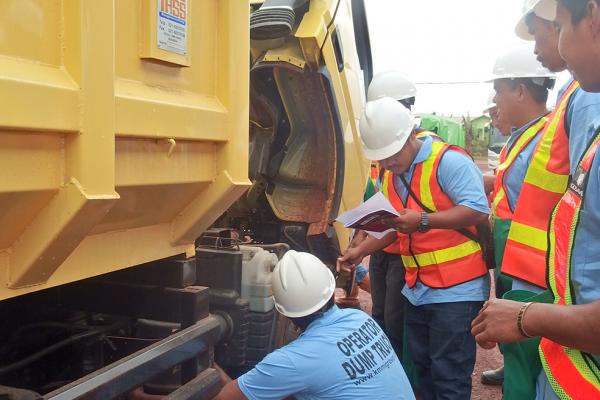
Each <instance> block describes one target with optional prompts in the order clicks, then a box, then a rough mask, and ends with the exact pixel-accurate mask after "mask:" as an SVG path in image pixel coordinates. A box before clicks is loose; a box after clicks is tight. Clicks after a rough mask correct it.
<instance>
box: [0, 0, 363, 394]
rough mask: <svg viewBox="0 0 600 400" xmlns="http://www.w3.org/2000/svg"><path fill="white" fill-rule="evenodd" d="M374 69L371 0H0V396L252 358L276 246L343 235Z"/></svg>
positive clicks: (188, 389)
mask: <svg viewBox="0 0 600 400" xmlns="http://www.w3.org/2000/svg"><path fill="white" fill-rule="evenodd" d="M371 70H372V67H371V60H370V47H369V38H368V28H367V20H366V13H365V9H364V4H363V1H362V0H262V1H256V0H251V1H250V2H249V3H248V2H247V1H245V0H102V1H99V0H4V1H3V2H2V9H1V10H0V105H1V107H0V109H1V110H2V112H1V113H0V227H1V229H0V281H1V282H2V285H0V315H1V316H2V323H0V397H2V395H6V396H7V398H9V399H12V398H15V399H17V398H18V399H22V398H23V399H29V398H41V397H40V396H44V397H43V398H46V399H79V398H81V399H83V398H85V399H112V398H147V397H144V396H149V395H161V396H166V397H164V398H169V399H188V398H210V397H211V395H212V394H214V393H215V391H217V390H218V388H219V380H218V376H217V373H216V372H215V370H214V369H212V368H211V366H212V365H213V362H214V359H216V360H217V361H218V362H219V363H220V364H222V365H224V366H225V367H227V368H228V369H229V371H232V372H233V373H235V372H236V371H238V372H243V371H244V370H245V369H247V368H250V367H251V366H252V365H254V364H255V363H256V362H258V361H260V359H261V358H262V357H264V355H265V354H266V353H267V352H268V351H270V350H271V349H272V348H273V347H274V346H277V343H280V342H281V340H282V332H283V330H284V329H285V324H284V323H283V322H282V320H281V317H280V316H278V315H277V314H276V312H275V311H274V310H273V308H272V303H271V302H272V299H271V298H270V296H269V295H270V292H269V290H270V288H269V287H268V273H269V270H270V268H272V266H273V264H274V263H275V262H276V261H277V257H278V256H280V255H281V254H282V253H283V252H285V250H286V249H288V248H295V249H299V250H305V251H311V252H313V253H315V254H316V255H318V256H319V257H320V258H321V259H323V260H324V261H326V262H328V263H332V262H334V260H335V257H336V256H337V254H338V252H339V248H340V247H343V246H344V243H345V242H346V241H347V232H345V231H344V230H343V229H341V228H340V227H339V226H335V225H332V224H331V221H332V220H333V219H334V218H335V216H336V215H337V214H338V213H339V212H340V211H341V210H344V209H348V208H351V207H354V206H355V205H357V204H358V203H359V201H360V199H361V187H362V186H363V183H364V182H365V179H366V173H367V168H366V167H367V164H366V162H365V160H364V159H363V157H362V153H361V149H360V139H359V137H358V131H357V119H358V118H359V116H360V112H361V110H362V107H363V103H364V91H365V90H364V89H365V87H366V85H368V82H369V81H370V77H371ZM10 396H13V397H10ZM194 396H196V397H194Z"/></svg>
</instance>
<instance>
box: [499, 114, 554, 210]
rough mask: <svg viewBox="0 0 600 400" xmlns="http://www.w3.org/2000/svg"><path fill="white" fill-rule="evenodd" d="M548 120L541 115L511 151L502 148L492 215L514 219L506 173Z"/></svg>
mask: <svg viewBox="0 0 600 400" xmlns="http://www.w3.org/2000/svg"><path fill="white" fill-rule="evenodd" d="M547 121H548V118H546V117H541V118H540V119H539V120H538V121H537V122H536V123H534V124H533V125H531V126H530V127H529V128H528V129H527V130H526V131H525V132H523V134H522V135H521V136H520V137H519V139H517V141H516V142H515V144H514V145H513V147H512V148H511V149H510V151H507V150H506V146H507V145H504V147H503V148H502V151H501V152H500V159H499V161H500V164H499V165H498V168H497V169H496V179H495V181H494V191H493V192H492V215H493V217H494V218H499V219H512V217H513V210H512V209H511V207H510V204H509V203H508V197H507V196H506V193H507V189H506V185H505V182H504V175H505V174H506V172H508V171H509V170H510V168H511V167H512V165H513V163H514V162H515V160H516V159H517V157H518V156H519V154H520V153H521V152H522V151H523V149H524V148H525V147H527V146H528V145H529V144H530V143H531V141H532V140H533V139H535V138H536V137H537V136H538V135H539V134H540V132H542V129H543V128H544V124H546V122H547Z"/></svg>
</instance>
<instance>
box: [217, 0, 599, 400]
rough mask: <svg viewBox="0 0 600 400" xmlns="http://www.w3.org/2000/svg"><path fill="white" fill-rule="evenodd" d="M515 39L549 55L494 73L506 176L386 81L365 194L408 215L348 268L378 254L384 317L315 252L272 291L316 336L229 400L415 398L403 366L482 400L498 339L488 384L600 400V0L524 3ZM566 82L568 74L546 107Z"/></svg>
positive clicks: (361, 249) (369, 142)
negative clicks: (351, 304)
mask: <svg viewBox="0 0 600 400" xmlns="http://www.w3.org/2000/svg"><path fill="white" fill-rule="evenodd" d="M516 33H517V35H518V36H520V37H521V38H523V39H526V40H532V41H534V42H535V47H519V48H515V49H513V50H511V51H509V52H507V53H506V54H502V55H501V56H500V57H498V59H497V62H496V64H495V66H494V69H493V72H494V79H493V85H494V90H495V96H494V104H492V105H490V107H489V112H490V115H491V118H492V124H493V125H494V126H495V127H497V128H498V129H499V130H500V131H501V132H502V133H503V134H505V135H510V137H509V139H508V142H507V143H506V145H505V146H504V148H503V150H502V152H501V154H500V160H499V165H498V168H497V169H496V171H495V173H494V175H493V176H491V175H490V176H485V177H484V176H483V175H482V174H481V172H480V170H479V169H478V167H477V166H476V164H475V163H474V161H473V159H472V158H471V157H470V156H469V154H468V153H467V152H466V151H465V150H463V149H461V148H459V147H456V146H452V145H449V144H447V143H445V142H444V141H443V140H441V139H440V138H439V137H438V136H437V135H435V134H434V133H431V132H427V131H423V130H422V129H419V128H418V126H417V125H416V124H415V119H414V118H413V116H412V114H411V111H410V108H411V106H412V104H413V103H414V97H415V92H414V91H413V89H414V88H413V87H411V85H407V84H406V81H405V80H404V79H403V78H402V77H401V76H399V75H398V74H397V73H385V74H381V75H378V76H376V77H375V78H374V80H373V82H372V84H371V86H370V87H369V94H368V102H367V104H366V106H365V110H364V114H363V116H362V118H361V121H360V135H361V138H362V141H363V147H364V154H365V156H366V157H367V158H369V159H371V160H373V162H372V166H371V174H370V179H369V182H368V183H367V188H366V190H365V200H366V199H368V198H369V197H370V196H371V195H373V194H374V193H376V192H380V193H382V194H383V195H384V196H385V197H386V198H387V199H388V200H389V202H390V203H391V204H392V205H393V206H394V208H395V209H397V211H398V213H399V216H398V217H394V218H388V219H386V220H385V223H386V224H387V225H389V226H390V227H392V228H394V231H393V232H391V233H388V234H387V235H386V236H384V237H383V238H379V239H377V238H375V237H374V236H371V235H369V234H368V233H366V232H357V233H356V234H355V235H354V238H353V240H352V242H351V244H350V246H349V247H348V249H347V250H345V252H344V254H343V255H342V256H341V257H340V258H339V259H338V268H339V269H341V270H352V269H353V268H355V267H356V266H357V265H360V264H361V262H362V261H363V259H364V258H365V257H366V256H371V258H370V262H369V275H370V285H371V293H372V298H373V313H372V314H373V319H372V318H370V317H369V316H368V315H366V314H365V313H363V312H361V311H358V310H352V309H341V308H338V306H336V305H335V304H334V302H333V292H334V288H335V280H334V277H333V274H332V273H331V272H330V271H329V270H328V269H327V267H326V266H325V265H324V264H323V263H322V262H321V261H319V260H318V259H317V258H316V257H314V256H312V255H310V254H306V253H298V252H295V251H290V252H288V253H287V254H286V255H285V256H284V257H283V258H282V259H281V260H280V262H279V263H278V265H277V267H276V268H275V271H274V273H273V296H274V300H275V304H276V308H277V310H278V311H279V312H280V313H282V314H283V315H285V316H287V317H289V318H290V319H291V321H292V322H293V323H294V324H295V325H296V326H297V327H299V328H300V329H301V330H302V331H303V333H302V335H301V336H300V337H299V338H298V339H297V340H295V341H294V342H292V343H291V344H289V345H287V346H284V347H283V348H281V349H278V350H276V351H274V352H273V353H271V354H270V355H268V356H267V357H266V358H265V359H264V360H263V361H262V362H260V363H259V364H258V365H257V366H256V367H255V368H254V369H252V370H251V371H250V372H248V373H246V374H245V375H243V376H241V377H240V378H238V379H237V380H233V381H230V382H229V383H227V384H226V385H225V387H224V388H223V390H222V391H221V393H220V394H219V396H217V399H234V400H235V399H283V398H288V397H290V396H293V397H295V398H296V399H352V398H381V399H414V398H415V396H414V394H413V389H412V388H411V384H410V383H409V380H408V378H407V376H406V374H405V372H404V369H403V367H402V364H401V363H400V361H399V360H406V359H407V358H410V360H411V362H412V363H414V366H415V367H416V371H417V373H418V395H419V396H420V398H421V399H423V400H430V399H461V400H462V399H469V398H471V380H472V377H471V375H472V373H473V369H474V364H475V358H476V343H478V344H479V345H480V346H482V347H483V348H486V349H490V348H493V347H494V346H496V345H497V344H499V345H500V348H501V351H502V353H503V356H504V366H503V368H501V369H498V370H495V371H489V372H486V373H485V376H484V379H485V380H488V381H497V382H503V383H502V384H503V396H504V398H505V399H507V400H511V399H524V400H527V399H538V400H542V399H543V400H550V399H583V400H588V399H600V245H599V243H600V153H599V152H598V147H599V146H600V0H526V1H525V7H524V13H523V16H522V18H521V20H520V21H519V23H518V24H517V29H516ZM563 70H568V71H569V72H570V73H571V74H572V78H571V79H570V80H569V82H568V83H567V84H566V85H565V86H564V87H563V88H562V89H561V90H560V92H559V95H558V100H557V102H556V105H555V106H554V107H553V108H551V111H550V110H548V109H547V107H546V103H547V99H548V94H549V91H550V90H551V89H552V88H553V86H554V82H555V73H557V72H560V71H563ZM597 153H598V154H597ZM490 269H494V270H495V271H494V277H495V283H496V296H495V297H497V298H494V299H491V300H488V298H489V295H490V273H489V270H490ZM360 275H361V279H362V276H363V275H364V271H361V273H360ZM404 349H408V353H409V354H408V355H407V354H403V350H404ZM407 356H409V357H407Z"/></svg>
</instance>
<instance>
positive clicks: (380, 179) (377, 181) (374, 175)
mask: <svg viewBox="0 0 600 400" xmlns="http://www.w3.org/2000/svg"><path fill="white" fill-rule="evenodd" d="M416 137H417V139H425V138H427V137H430V138H432V139H433V140H434V141H438V142H443V141H444V140H443V139H442V138H441V137H439V136H438V135H436V134H435V133H433V132H430V131H421V132H419V133H417V135H416ZM387 175H389V171H386V170H384V169H382V168H381V166H380V165H379V162H377V161H371V171H370V174H369V179H370V180H371V184H372V185H373V188H374V189H375V190H376V191H381V192H382V193H383V195H384V196H386V197H387V193H388V191H387V187H386V188H385V190H381V188H382V187H383V186H386V185H387V181H388V179H387ZM388 199H389V198H388ZM383 251H385V252H386V253H390V254H400V243H399V241H397V240H396V241H395V242H394V243H392V244H390V245H389V246H387V247H386V248H384V249H383Z"/></svg>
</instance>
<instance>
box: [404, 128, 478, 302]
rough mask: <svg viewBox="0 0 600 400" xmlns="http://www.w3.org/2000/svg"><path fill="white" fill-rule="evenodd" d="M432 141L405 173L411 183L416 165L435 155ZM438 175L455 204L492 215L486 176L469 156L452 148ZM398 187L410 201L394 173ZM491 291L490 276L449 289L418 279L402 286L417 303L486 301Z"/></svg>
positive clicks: (429, 139)
mask: <svg viewBox="0 0 600 400" xmlns="http://www.w3.org/2000/svg"><path fill="white" fill-rule="evenodd" d="M431 144H432V140H431V138H429V137H428V138H425V139H424V140H423V144H422V146H421V148H420V149H419V152H418V153H417V156H416V157H415V159H414V161H413V163H412V165H411V166H410V168H409V170H408V171H407V172H405V173H404V178H405V179H406V181H407V182H410V180H411V178H412V175H413V172H414V170H415V166H416V165H417V164H419V163H422V162H424V161H425V160H427V159H428V158H429V156H430V155H431V151H432V147H431ZM437 176H438V181H439V183H440V187H441V188H442V190H443V191H444V193H445V194H446V195H448V197H449V198H450V200H452V202H453V203H454V204H455V205H457V206H465V207H468V208H470V209H472V210H475V211H479V212H481V213H485V214H489V212H490V208H489V205H488V201H487V198H486V196H485V192H484V190H483V176H482V175H481V171H479V168H477V166H476V165H475V163H474V162H473V160H471V159H470V158H469V157H468V156H466V155H465V154H463V153H460V152H458V151H454V150H448V151H447V152H446V153H445V154H444V156H443V158H442V160H441V161H440V164H439V167H438V171H437ZM394 186H395V188H396V190H397V191H399V192H398V195H399V196H400V198H401V199H402V200H403V201H404V203H405V204H406V200H407V198H408V191H407V190H406V188H405V187H404V184H403V183H402V181H401V180H400V178H399V177H398V176H394ZM489 293H490V277H489V275H486V276H483V277H481V278H477V279H474V280H472V281H469V282H465V283H461V284H460V285H456V286H452V287H449V288H445V289H432V288H430V287H429V286H427V285H424V284H423V283H422V282H421V281H417V283H416V284H415V286H414V287H413V288H412V289H411V288H409V287H408V285H404V288H403V289H402V294H403V295H404V296H405V297H406V298H407V299H408V301H410V303H411V304H412V305H414V306H420V305H424V304H434V303H453V302H459V301H483V300H487V298H488V296H489Z"/></svg>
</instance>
